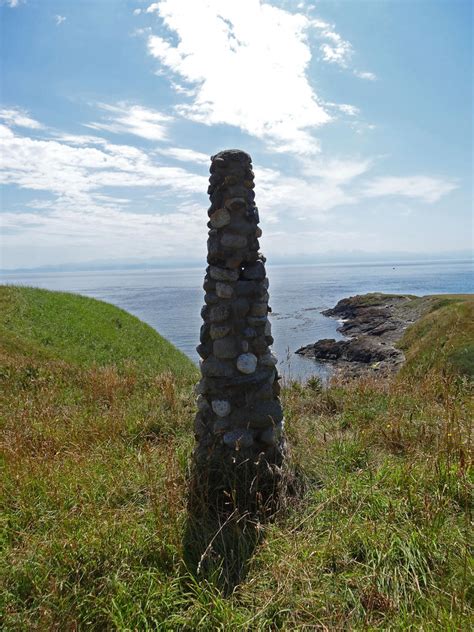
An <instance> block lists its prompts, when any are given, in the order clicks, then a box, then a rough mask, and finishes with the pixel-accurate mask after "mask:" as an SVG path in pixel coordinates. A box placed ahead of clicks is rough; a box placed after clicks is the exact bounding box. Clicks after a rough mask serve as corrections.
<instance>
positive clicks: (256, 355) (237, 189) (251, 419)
mask: <svg viewBox="0 0 474 632" xmlns="http://www.w3.org/2000/svg"><path fill="white" fill-rule="evenodd" d="M210 173H211V176H210V178H209V182H210V184H209V188H208V193H209V196H210V200H211V206H210V208H209V211H208V215H209V222H208V227H209V238H208V241H207V246H208V255H207V262H208V267H207V269H206V276H205V280H204V285H203V288H204V290H205V297H204V301H205V305H204V307H203V308H202V312H201V315H202V319H203V321H204V324H203V325H202V327H201V333H200V341H201V343H200V345H199V346H198V347H197V351H198V353H199V355H200V356H201V358H202V360H201V374H202V378H201V380H200V382H199V383H198V385H197V386H196V393H197V395H198V397H197V407H198V413H197V415H196V418H195V426H194V428H195V437H196V440H197V445H196V449H195V453H194V462H195V466H196V469H197V479H198V481H199V480H200V481H201V483H202V484H203V485H206V486H207V487H206V489H207V491H206V497H207V498H208V499H210V498H211V497H212V498H213V499H214V502H215V503H217V504H218V505H219V506H220V507H221V508H222V506H223V503H224V504H225V502H226V501H225V498H229V497H230V496H232V498H233V502H234V503H237V504H238V505H240V507H241V508H242V507H244V508H248V506H249V504H250V505H252V503H254V501H255V499H260V500H259V502H263V503H265V502H268V498H270V497H272V498H273V497H274V495H275V492H276V487H277V486H279V480H280V479H281V471H282V470H281V466H282V463H283V457H284V452H285V442H284V437H283V412H282V407H281V404H280V399H279V397H278V396H279V393H280V385H279V382H278V380H279V376H278V372H277V369H276V364H277V360H276V358H275V356H274V355H273V354H272V352H271V350H270V345H271V344H272V343H273V338H272V336H271V327H270V322H269V320H268V313H269V312H270V311H271V308H270V307H269V305H268V298H269V296H268V285H269V284H268V279H267V278H266V273H265V257H264V256H263V255H262V254H260V253H259V242H258V239H259V237H261V235H262V231H261V229H260V228H259V226H258V223H259V216H258V210H257V207H256V206H255V202H254V199H255V193H254V186H255V185H254V173H253V171H252V161H251V158H250V156H249V155H248V154H246V153H245V152H243V151H239V150H236V149H230V150H226V151H222V152H220V153H218V154H216V155H215V156H212V157H211V167H210ZM198 484H199V483H198ZM211 502H212V501H211ZM227 502H228V501H227Z"/></svg>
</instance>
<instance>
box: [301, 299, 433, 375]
mask: <svg viewBox="0 0 474 632" xmlns="http://www.w3.org/2000/svg"><path fill="white" fill-rule="evenodd" d="M427 298H429V297H427ZM430 304H431V301H429V300H425V299H420V298H419V297H416V296H411V295H388V294H379V293H373V294H365V295H362V296H351V297H350V298H344V299H342V300H340V301H339V302H338V303H337V305H336V306H335V307H334V308H331V309H327V310H325V311H323V312H322V313H323V314H324V315H325V316H330V317H333V318H337V319H339V320H340V321H341V323H342V324H341V326H340V327H338V331H339V332H340V333H342V334H343V335H344V336H346V339H345V340H337V341H336V340H334V339H323V340H318V341H317V342H315V343H313V344H309V345H306V346H304V347H301V348H300V349H298V350H297V351H296V353H298V354H300V355H303V356H305V357H307V358H313V359H315V360H318V361H323V362H329V363H330V364H332V365H333V366H334V368H335V370H336V371H337V372H339V373H342V374H343V375H345V376H357V375H360V374H361V373H365V372H367V371H377V372H382V373H391V372H394V371H396V370H398V369H399V368H400V366H401V364H403V362H404V360H405V356H404V354H403V352H402V351H401V350H400V349H398V348H397V347H396V343H397V342H398V340H400V338H401V337H402V335H403V333H404V331H405V329H406V328H407V327H408V326H409V325H410V324H411V323H413V322H415V321H416V320H417V319H418V318H419V317H420V316H421V315H422V314H424V313H425V312H426V311H427V310H428V309H429V307H430Z"/></svg>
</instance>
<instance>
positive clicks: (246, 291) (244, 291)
mask: <svg viewBox="0 0 474 632" xmlns="http://www.w3.org/2000/svg"><path fill="white" fill-rule="evenodd" d="M235 292H236V294H237V295H238V296H252V294H255V293H256V292H257V285H256V284H255V283H254V282H253V281H242V280H239V281H237V283H236V284H235Z"/></svg>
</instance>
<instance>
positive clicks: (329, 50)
mask: <svg viewBox="0 0 474 632" xmlns="http://www.w3.org/2000/svg"><path fill="white" fill-rule="evenodd" d="M311 25H312V26H313V27H314V28H315V29H316V32H317V33H318V37H319V38H320V39H322V40H323V41H322V43H321V44H320V46H319V50H320V52H321V54H322V59H323V61H325V62H327V63H329V64H336V65H337V66H340V67H341V68H344V69H349V68H351V67H352V59H353V57H354V52H355V51H354V48H353V46H352V44H351V43H350V42H349V41H348V40H345V39H344V38H343V37H342V36H341V35H340V34H339V33H338V32H337V31H336V30H335V26H334V24H328V23H327V22H324V21H323V20H319V19H314V20H311ZM352 73H353V74H354V76H356V77H358V78H359V79H366V80H367V81H375V80H376V79H377V76H376V75H375V74H374V73H373V72H368V71H360V70H357V69H353V70H352Z"/></svg>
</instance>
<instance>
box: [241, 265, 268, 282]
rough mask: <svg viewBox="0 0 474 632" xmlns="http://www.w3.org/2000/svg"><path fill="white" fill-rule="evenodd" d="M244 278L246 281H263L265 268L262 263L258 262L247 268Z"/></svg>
mask: <svg viewBox="0 0 474 632" xmlns="http://www.w3.org/2000/svg"><path fill="white" fill-rule="evenodd" d="M242 276H243V278H244V279H249V280H251V281H261V280H262V279H264V278H265V266H264V265H263V263H262V262H261V261H256V262H255V263H253V264H252V265H249V266H247V267H246V268H245V270H244V271H243V274H242Z"/></svg>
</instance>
